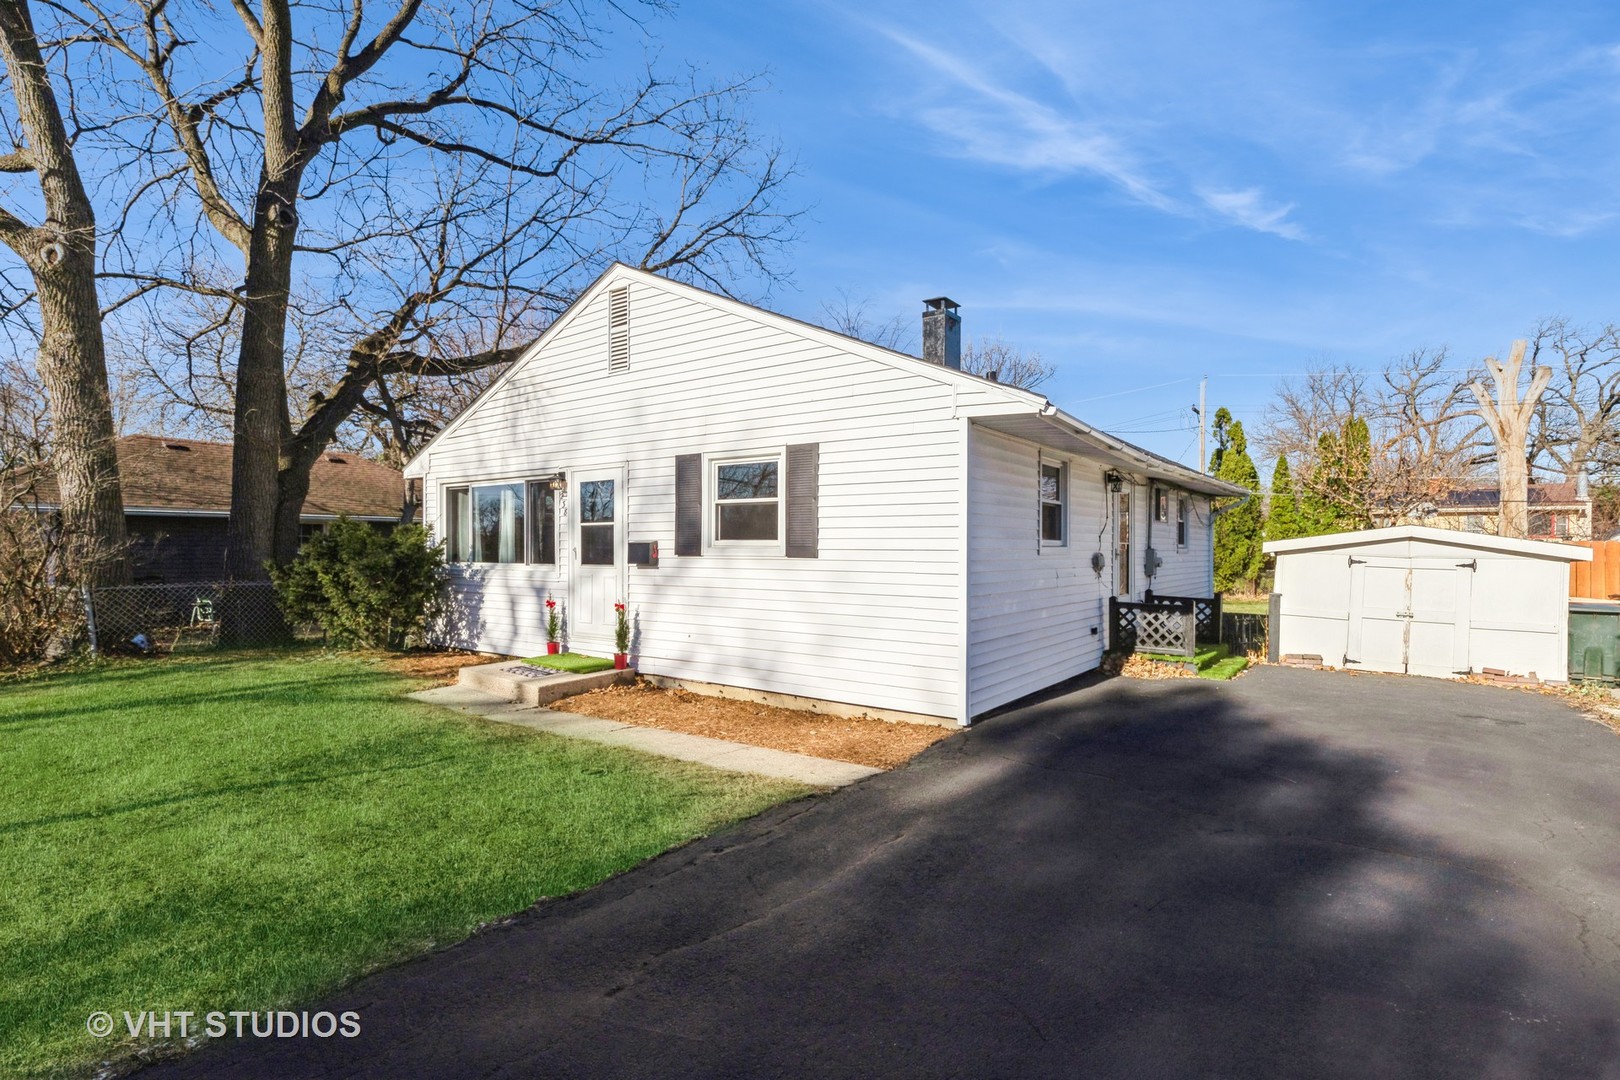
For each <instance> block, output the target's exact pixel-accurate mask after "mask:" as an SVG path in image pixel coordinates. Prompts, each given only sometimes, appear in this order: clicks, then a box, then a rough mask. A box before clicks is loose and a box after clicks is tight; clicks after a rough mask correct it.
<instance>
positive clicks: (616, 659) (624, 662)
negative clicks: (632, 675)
mask: <svg viewBox="0 0 1620 1080" xmlns="http://www.w3.org/2000/svg"><path fill="white" fill-rule="evenodd" d="M613 615H614V618H615V620H616V622H615V624H614V627H613V666H614V667H615V668H617V669H619V670H620V671H623V670H624V669H625V668H627V667H629V666H630V616H629V615H628V614H627V613H626V612H625V610H624V605H623V604H622V603H620V604H614V605H613Z"/></svg>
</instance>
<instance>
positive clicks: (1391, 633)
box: [1265, 525, 1592, 682]
mask: <svg viewBox="0 0 1620 1080" xmlns="http://www.w3.org/2000/svg"><path fill="white" fill-rule="evenodd" d="M1265 551H1266V554H1268V555H1275V556H1276V557H1277V583H1276V586H1275V591H1276V594H1277V600H1276V601H1274V604H1273V612H1274V618H1275V621H1276V625H1275V626H1274V627H1273V628H1272V633H1273V636H1274V638H1275V641H1276V651H1278V652H1280V653H1281V654H1284V655H1296V656H1297V655H1314V656H1319V657H1321V658H1322V663H1324V664H1326V665H1328V666H1330V667H1346V668H1350V669H1352V670H1358V671H1388V672H1396V673H1400V674H1408V675H1429V676H1434V677H1438V678H1445V679H1451V678H1457V677H1459V676H1462V675H1467V674H1470V673H1478V672H1483V671H1485V670H1486V669H1487V668H1489V669H1493V670H1497V671H1504V672H1506V673H1508V674H1509V675H1530V674H1532V673H1533V674H1535V675H1536V676H1538V677H1539V678H1541V679H1543V680H1551V681H1557V682H1562V681H1563V680H1564V679H1566V678H1567V677H1568V662H1569V646H1568V640H1569V564H1570V563H1572V562H1587V561H1590V560H1591V558H1592V553H1591V551H1590V550H1588V549H1587V548H1584V547H1576V546H1574V545H1565V544H1549V543H1543V542H1541V541H1537V540H1512V539H1505V538H1503V537H1498V536H1484V535H1476V534H1472V533H1458V532H1452V531H1450V530H1447V529H1429V528H1424V527H1423V526H1420V525H1401V526H1397V527H1395V528H1389V529H1368V530H1366V531H1363V532H1348V533H1330V534H1328V535H1326V536H1310V537H1303V538H1301V539H1298V540H1273V541H1271V542H1269V543H1267V544H1266V545H1265Z"/></svg>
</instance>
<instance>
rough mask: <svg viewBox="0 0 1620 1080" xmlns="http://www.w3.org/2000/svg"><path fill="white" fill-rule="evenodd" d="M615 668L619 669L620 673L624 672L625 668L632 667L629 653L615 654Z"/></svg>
mask: <svg viewBox="0 0 1620 1080" xmlns="http://www.w3.org/2000/svg"><path fill="white" fill-rule="evenodd" d="M613 666H614V668H615V669H617V670H619V671H623V670H624V669H625V668H627V667H629V666H630V654H629V653H622V652H616V653H614V654H613Z"/></svg>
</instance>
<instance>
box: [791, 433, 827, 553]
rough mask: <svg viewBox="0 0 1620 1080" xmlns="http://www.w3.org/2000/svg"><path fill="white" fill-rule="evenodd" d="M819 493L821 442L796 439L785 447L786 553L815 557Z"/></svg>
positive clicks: (816, 551)
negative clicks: (794, 442) (796, 440)
mask: <svg viewBox="0 0 1620 1080" xmlns="http://www.w3.org/2000/svg"><path fill="white" fill-rule="evenodd" d="M820 497H821V444H820V443H797V444H795V445H793V446H790V447H788V448H787V555H788V558H790V559H814V558H816V557H817V555H818V554H819V550H818V547H817V542H816V541H817V525H818V522H817V518H818V516H819V511H818V506H817V504H818V502H819V501H820Z"/></svg>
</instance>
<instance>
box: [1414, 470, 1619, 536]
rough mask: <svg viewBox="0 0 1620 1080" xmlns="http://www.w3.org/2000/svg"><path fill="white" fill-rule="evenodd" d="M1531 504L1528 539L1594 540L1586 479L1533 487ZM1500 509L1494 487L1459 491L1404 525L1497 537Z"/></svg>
mask: <svg viewBox="0 0 1620 1080" xmlns="http://www.w3.org/2000/svg"><path fill="white" fill-rule="evenodd" d="M1529 501H1530V529H1529V533H1528V537H1529V539H1531V540H1590V539H1592V498H1591V495H1590V493H1589V491H1588V489H1587V485H1586V482H1585V481H1584V480H1578V481H1574V482H1570V483H1556V484H1531V485H1530V487H1529ZM1501 508H1502V494H1501V492H1500V491H1499V490H1498V489H1497V487H1496V485H1494V484H1492V485H1490V486H1484V487H1467V488H1458V489H1457V490H1455V491H1450V492H1447V493H1446V494H1445V495H1443V496H1441V497H1440V498H1438V499H1436V500H1435V501H1434V503H1433V504H1432V506H1430V507H1427V508H1425V510H1426V512H1425V513H1422V514H1418V515H1414V516H1412V517H1410V518H1407V519H1405V520H1404V521H1403V522H1402V523H1403V524H1412V525H1425V526H1428V527H1429V528H1432V529H1451V530H1454V531H1457V532H1467V533H1475V534H1479V535H1485V536H1495V535H1496V532H1497V526H1498V523H1499V522H1500V520H1501V517H1500V515H1501Z"/></svg>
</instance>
